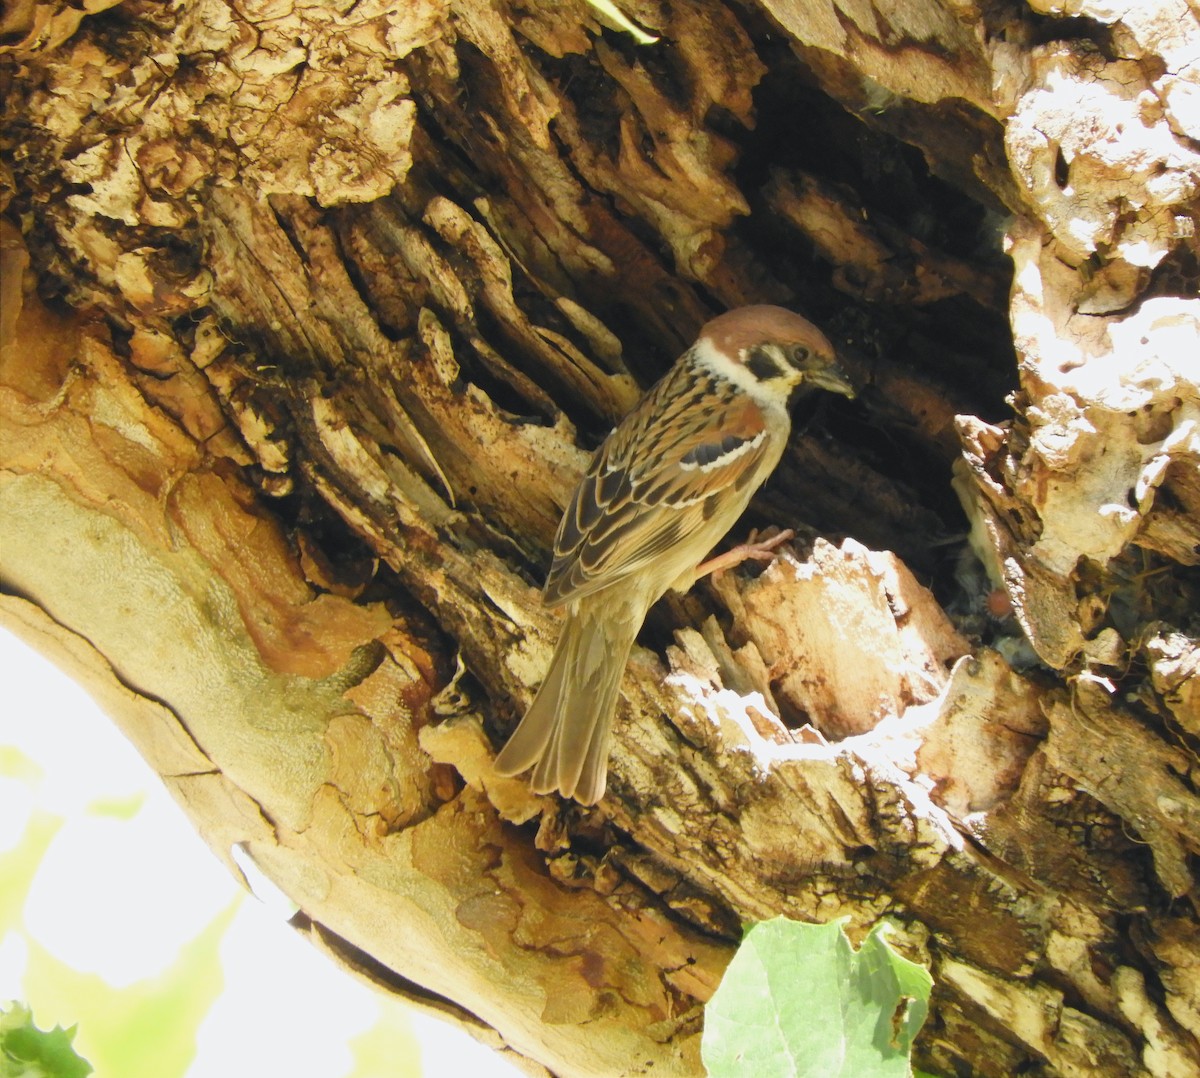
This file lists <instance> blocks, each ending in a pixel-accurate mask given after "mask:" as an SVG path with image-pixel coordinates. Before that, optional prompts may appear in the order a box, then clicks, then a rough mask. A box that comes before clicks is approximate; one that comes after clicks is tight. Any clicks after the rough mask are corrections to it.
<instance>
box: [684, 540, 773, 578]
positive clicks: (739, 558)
mask: <svg viewBox="0 0 1200 1078" xmlns="http://www.w3.org/2000/svg"><path fill="white" fill-rule="evenodd" d="M795 535H796V533H795V532H794V531H792V529H791V528H785V529H784V530H783V531H781V532H778V533H777V534H775V535H772V536H771V537H770V538H768V539H759V538H758V532H757V530H756V531H752V532H751V533H750V538H749V539H748V540H747V541H746V542H744V543H742V544H741V545H740V546H735V547H734V548H733V549H732V550H727V551H726V552H725V553H724V554H718V555H717V556H716V557H715V558H709V560H708V561H706V562H704V563H703V564H701V565H699V566H697V568H696V579H697V580H699V579H700V578H701V577H705V576H708V575H709V574H716V573H724V572H726V571H728V570H729V569H732V568H734V567H735V566H738V565H741V564H742V562H744V561H770V560H771V559H772V558H774V557H775V549H776V548H777V547H779V546H782V545H783V544H784V543H786V542H787V541H788V540H789V539H793V538H795Z"/></svg>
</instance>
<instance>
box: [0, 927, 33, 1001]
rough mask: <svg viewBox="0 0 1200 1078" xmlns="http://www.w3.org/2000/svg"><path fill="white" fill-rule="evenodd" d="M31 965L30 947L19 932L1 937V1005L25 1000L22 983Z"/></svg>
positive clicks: (8, 933) (6, 933) (7, 933)
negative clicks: (27, 967)
mask: <svg viewBox="0 0 1200 1078" xmlns="http://www.w3.org/2000/svg"><path fill="white" fill-rule="evenodd" d="M28 964H29V945H28V944H27V943H26V942H25V938H24V937H23V936H22V935H21V934H20V933H19V932H5V933H4V935H3V936H0V1003H5V1002H7V1001H8V1000H10V999H23V998H24V996H25V992H24V991H23V989H22V987H21V981H22V979H23V978H24V977H25V967H26V966H27V965H28Z"/></svg>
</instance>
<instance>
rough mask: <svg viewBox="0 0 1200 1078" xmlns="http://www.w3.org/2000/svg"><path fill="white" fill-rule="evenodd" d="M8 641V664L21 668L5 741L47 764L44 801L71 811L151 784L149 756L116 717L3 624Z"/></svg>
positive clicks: (9, 685)
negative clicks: (120, 729)
mask: <svg viewBox="0 0 1200 1078" xmlns="http://www.w3.org/2000/svg"><path fill="white" fill-rule="evenodd" d="M0 644H2V645H3V649H4V663H5V667H6V668H7V669H12V670H14V671H15V670H16V669H17V668H19V669H20V673H21V676H20V677H19V678H18V677H11V678H6V679H5V687H6V690H7V691H8V696H7V698H6V699H5V701H4V709H3V711H2V712H0V741H3V743H4V745H5V746H6V747H8V749H10V750H17V751H19V752H20V753H21V754H23V755H24V756H25V757H27V758H28V759H30V760H32V761H34V762H35V764H36V765H37V766H38V767H39V768H40V769H41V770H42V771H43V772H44V778H43V780H42V781H41V782H40V783H38V794H37V803H38V807H40V808H43V809H45V810H46V811H47V812H52V813H54V814H56V815H59V816H69V815H71V813H73V812H79V811H82V810H83V809H84V808H85V807H86V806H87V805H88V803H89V802H91V801H95V800H97V799H99V798H105V797H125V796H128V794H129V792H130V791H131V790H136V789H139V788H141V787H142V786H144V785H145V784H146V782H147V769H146V764H145V762H144V761H143V760H142V758H141V757H140V756H138V754H137V752H136V750H135V749H134V748H133V746H132V745H130V744H129V742H127V741H126V740H125V739H124V738H123V737H120V736H117V737H114V736H113V729H112V725H111V723H110V722H109V721H108V719H107V718H105V717H103V716H102V715H99V714H98V713H97V708H96V702H95V701H94V700H93V699H92V698H91V697H90V696H88V694H87V693H86V692H84V691H83V689H81V688H80V687H79V686H78V685H76V684H75V683H74V682H72V681H70V680H69V679H68V678H66V677H64V676H63V675H62V673H61V672H60V671H59V670H58V668H57V667H56V666H55V665H54V664H53V663H51V662H50V661H49V660H48V659H44V658H43V657H42V656H41V655H39V654H38V653H37V652H36V651H34V650H33V649H32V648H31V647H29V646H28V645H26V644H25V643H24V642H23V641H21V640H20V639H18V638H17V637H16V636H13V635H12V634H11V633H10V632H8V630H7V629H0ZM73 719H82V720H84V721H71V720H73ZM68 729H69V731H70V736H69V737H66V736H65V735H66V732H67V730H68Z"/></svg>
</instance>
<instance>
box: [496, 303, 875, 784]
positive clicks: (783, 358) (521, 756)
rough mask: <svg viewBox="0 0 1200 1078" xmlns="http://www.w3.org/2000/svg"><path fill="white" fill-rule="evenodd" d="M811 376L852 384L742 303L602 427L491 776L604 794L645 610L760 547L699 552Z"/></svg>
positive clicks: (792, 331)
mask: <svg viewBox="0 0 1200 1078" xmlns="http://www.w3.org/2000/svg"><path fill="white" fill-rule="evenodd" d="M805 388H819V389H828V390H831V391H832V392H834V393H841V394H844V395H846V396H853V395H854V389H853V387H852V386H851V385H850V383H849V381H847V379H846V376H845V374H843V372H842V371H841V369H840V368H839V367H838V365H837V361H836V359H835V358H834V353H833V347H832V345H830V343H829V341H828V340H826V339H825V337H824V335H823V334H822V333H821V332H820V331H819V330H818V329H817V328H816V327H815V326H813V325H811V324H810V323H808V322H807V321H805V320H804V319H803V318H801V317H800V316H799V315H796V314H793V313H792V312H791V311H786V310H784V309H783V308H782V307H766V306H760V307H741V308H739V309H737V310H733V311H729V312H728V313H727V314H723V315H721V316H720V317H718V318H714V319H713V320H712V321H711V322H709V323H708V324H707V325H706V326H704V328H703V329H702V330H701V331H700V337H699V339H698V340H697V341H696V343H695V344H693V345H692V346H691V348H689V349H688V350H687V351H686V352H684V354H683V355H682V356H680V358H679V360H678V361H677V362H676V363H675V366H674V367H672V368H671V369H670V371H668V372H667V374H666V376H665V377H664V378H663V379H662V380H661V381H660V382H659V383H658V384H657V385H656V386H655V387H654V388H653V389H652V390H650V392H649V393H647V394H646V396H645V397H643V398H642V400H641V401H640V402H639V404H638V405H637V407H635V408H634V410H633V411H632V412H631V413H630V414H629V415H628V416H626V417H625V419H624V420H622V421H621V423H620V424H619V425H618V426H617V427H616V429H614V430H613V432H612V433H611V434H610V435H609V436H608V437H607V438H606V439H605V441H604V444H603V445H601V446H600V448H599V449H598V450H597V451H596V455H595V456H594V457H593V458H592V462H591V464H590V465H589V467H588V470H587V474H586V475H585V476H584V477H583V479H582V480H581V481H580V483H579V486H578V487H577V488H576V490H575V494H574V496H573V497H572V499H571V504H570V505H569V506H568V507H567V510H566V512H565V513H564V514H563V518H562V523H561V524H560V525H559V527H558V535H557V536H556V538H555V540H554V561H553V564H552V565H551V566H550V575H549V577H548V578H547V580H546V588H545V595H544V598H545V602H546V604H547V605H549V606H565V607H566V620H565V621H564V623H563V627H562V632H561V635H560V636H559V639H558V646H557V648H556V649H555V652H554V658H553V659H552V660H551V663H550V671H549V673H547V675H546V678H545V680H544V681H543V682H542V687H541V689H540V690H539V691H538V694H537V697H536V698H535V699H534V701H533V704H532V705H531V706H530V708H529V710H528V711H527V712H526V714H525V717H524V718H523V719H522V720H521V722H520V724H519V725H518V726H517V728H516V730H515V731H514V732H513V735H512V737H510V738H509V740H508V744H507V745H505V746H504V749H503V750H502V751H501V752H500V755H499V756H497V757H496V771H497V772H498V773H499V774H501V775H516V774H519V773H520V772H522V771H524V770H525V769H526V768H527V767H532V768H533V769H534V770H533V780H532V784H531V785H532V788H533V790H534V791H535V792H536V793H547V792H549V791H551V790H558V791H559V792H560V793H562V795H563V796H564V797H573V798H575V800H576V801H579V802H580V803H582V804H585V805H591V804H595V803H596V802H597V801H599V800H600V798H601V797H602V796H603V795H604V787H605V782H606V778H607V772H608V750H609V742H610V740H611V730H612V716H613V711H614V709H615V707H616V702H617V692H618V690H619V688H620V685H621V678H622V676H623V674H624V671H625V663H626V660H627V659H628V657H629V652H630V649H631V648H632V647H633V641H634V637H635V636H636V635H637V632H638V630H639V629H640V628H641V625H642V622H643V620H644V619H645V617H646V612H647V611H648V610H649V609H650V607H651V606H652V605H653V604H654V603H655V602H656V601H657V600H658V599H659V597H660V596H662V595H663V593H664V592H666V591H667V589H668V588H673V589H674V590H676V591H679V592H684V591H687V590H688V588H690V587H691V586H692V584H693V583H694V582H695V581H696V580H697V579H699V577H700V576H703V575H704V574H705V573H706V572H710V571H712V570H713V569H714V568H727V567H729V565H731V564H736V562H737V561H740V560H741V559H742V558H744V557H752V556H755V555H756V554H757V553H761V550H762V549H763V548H762V547H761V546H760V548H759V549H758V550H755V548H753V547H743V548H738V550H737V551H734V552H731V555H726V556H722V558H718V559H714V562H711V563H707V564H704V565H702V564H701V561H702V559H703V558H704V555H705V554H707V553H708V552H709V551H710V550H711V549H712V547H713V546H714V545H716V543H717V542H719V541H720V539H721V538H722V537H723V536H724V535H725V533H726V532H727V531H728V530H729V529H730V528H731V527H732V526H733V524H734V523H735V521H736V520H737V519H738V517H740V516H741V515H742V512H743V511H744V510H745V508H746V505H747V503H748V502H749V501H750V498H751V496H752V495H753V494H754V492H755V491H756V490H757V489H758V487H759V485H760V484H761V483H762V482H763V480H765V479H766V478H767V476H768V475H770V474H771V472H772V471H773V470H774V468H775V466H776V464H778V463H779V458H780V456H781V455H782V454H783V450H784V446H785V445H786V444H787V439H788V433H789V432H790V430H791V420H790V418H789V416H788V402H789V399H790V398H791V397H792V395H793V393H794V392H795V391H796V390H797V389H805ZM777 541H778V540H776V542H777ZM768 546H769V544H768Z"/></svg>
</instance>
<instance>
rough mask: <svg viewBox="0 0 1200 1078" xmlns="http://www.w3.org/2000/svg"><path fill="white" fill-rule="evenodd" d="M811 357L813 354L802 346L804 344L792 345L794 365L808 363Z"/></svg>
mask: <svg viewBox="0 0 1200 1078" xmlns="http://www.w3.org/2000/svg"><path fill="white" fill-rule="evenodd" d="M811 356H812V352H811V351H810V350H809V349H808V348H805V347H804V345H802V344H794V345H792V356H791V358H792V362H793V363H795V364H797V365H799V364H803V363H807V362H808V360H809V358H810V357H811Z"/></svg>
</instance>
